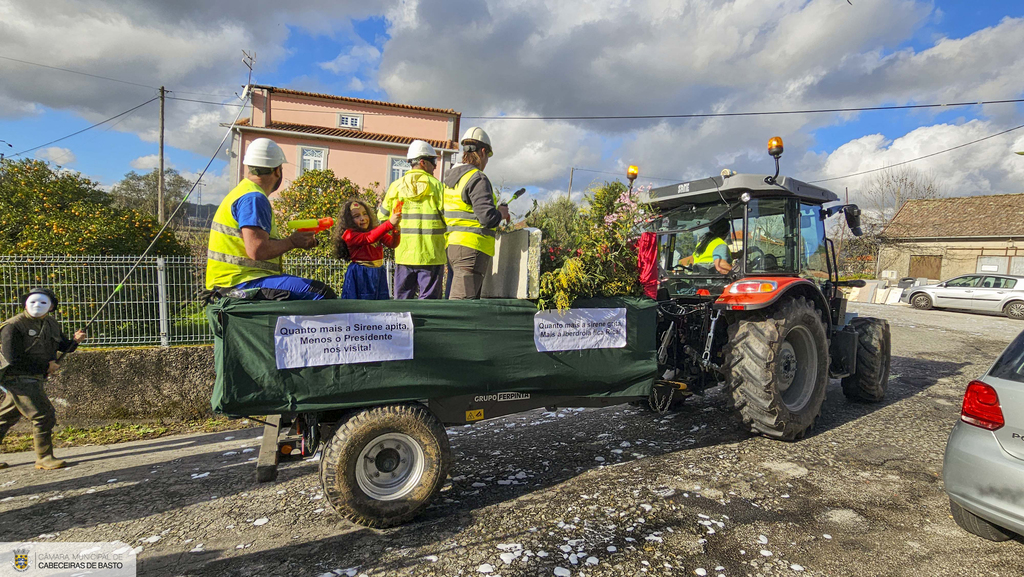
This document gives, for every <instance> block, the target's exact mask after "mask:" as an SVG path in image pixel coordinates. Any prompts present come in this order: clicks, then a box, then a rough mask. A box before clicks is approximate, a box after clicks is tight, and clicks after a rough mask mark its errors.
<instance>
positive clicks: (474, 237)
mask: <svg viewBox="0 0 1024 577" xmlns="http://www.w3.org/2000/svg"><path fill="white" fill-rule="evenodd" d="M478 172H480V171H479V170H478V169H476V168H474V169H471V170H470V171H469V172H467V173H466V174H464V175H462V178H460V179H459V182H458V183H457V184H456V185H455V188H448V187H447V186H446V187H445V188H444V221H445V223H446V224H447V225H448V246H451V245H453V244H454V245H458V246H464V247H467V248H471V249H473V250H478V251H480V252H482V253H484V254H486V255H488V256H494V237H495V236H496V235H497V234H498V233H497V229H494V228H484V227H483V225H481V224H480V221H479V220H478V219H477V218H476V214H474V213H473V207H472V206H471V205H469V204H467V203H465V202H464V201H463V200H462V191H464V190H465V189H466V184H467V183H468V182H469V179H471V178H473V175H474V174H476V173H478ZM491 194H492V195H493V196H494V204H495V206H497V204H498V195H496V194H494V193H493V192H492V193H491Z"/></svg>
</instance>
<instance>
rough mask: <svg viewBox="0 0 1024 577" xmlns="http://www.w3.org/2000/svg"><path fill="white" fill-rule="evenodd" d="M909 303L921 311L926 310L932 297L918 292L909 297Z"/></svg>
mask: <svg viewBox="0 0 1024 577" xmlns="http://www.w3.org/2000/svg"><path fill="white" fill-rule="evenodd" d="M910 304H911V305H912V306H913V307H914V308H915V309H921V310H923V311H926V310H928V309H930V308H932V297H930V296H928V295H926V294H920V293H919V294H916V295H914V296H913V297H911V299H910Z"/></svg>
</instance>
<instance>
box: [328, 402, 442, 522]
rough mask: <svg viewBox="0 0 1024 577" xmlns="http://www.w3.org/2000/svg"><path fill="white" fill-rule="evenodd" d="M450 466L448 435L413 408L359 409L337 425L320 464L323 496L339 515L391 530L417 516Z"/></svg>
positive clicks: (431, 417) (417, 407) (421, 410)
mask: <svg viewBox="0 0 1024 577" xmlns="http://www.w3.org/2000/svg"><path fill="white" fill-rule="evenodd" d="M450 465H451V449H450V448H449V445H448V434H447V433H446V432H445V430H444V427H443V426H442V425H441V422H440V421H438V420H437V418H436V417H435V416H434V415H433V414H432V413H431V412H430V411H428V410H427V409H426V408H425V407H423V406H422V405H418V404H402V405H385V406H380V407H373V408H370V409H365V410H362V411H360V412H358V413H356V414H354V415H352V416H351V417H350V418H349V419H348V420H347V421H345V422H344V423H342V424H340V425H339V426H338V429H337V430H336V431H335V433H334V436H333V437H332V438H331V439H330V441H328V443H327V445H326V447H325V449H324V454H323V459H322V460H321V463H320V482H321V485H322V486H323V490H324V495H325V496H326V497H327V501H328V502H329V503H330V504H331V506H332V507H333V508H334V510H335V511H337V512H338V514H339V515H341V516H342V517H345V518H346V519H349V520H350V521H353V522H355V523H358V524H360V525H365V526H367V527H390V526H392V525H399V524H401V523H404V522H406V521H408V520H410V519H412V518H413V517H415V516H416V515H417V514H419V513H420V511H422V510H423V509H424V508H425V507H426V506H427V505H428V504H429V503H430V501H431V500H432V499H433V498H434V496H435V495H437V493H438V492H439V491H440V490H441V486H442V485H443V484H444V482H445V479H446V478H447V477H448V468H449V466H450Z"/></svg>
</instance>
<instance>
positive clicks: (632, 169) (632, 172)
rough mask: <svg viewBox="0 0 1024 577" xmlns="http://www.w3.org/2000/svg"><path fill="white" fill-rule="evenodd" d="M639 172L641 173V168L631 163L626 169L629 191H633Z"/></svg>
mask: <svg viewBox="0 0 1024 577" xmlns="http://www.w3.org/2000/svg"><path fill="white" fill-rule="evenodd" d="M638 174H640V169H639V168H637V167H636V166H633V165H630V166H629V168H627V169H626V178H628V179H629V192H633V181H634V180H636V177H637V175H638Z"/></svg>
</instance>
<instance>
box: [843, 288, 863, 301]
mask: <svg viewBox="0 0 1024 577" xmlns="http://www.w3.org/2000/svg"><path fill="white" fill-rule="evenodd" d="M846 300H848V301H850V302H851V303H855V302H857V301H859V300H860V287H856V286H855V287H853V288H851V289H850V294H849V295H847V297H846Z"/></svg>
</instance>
